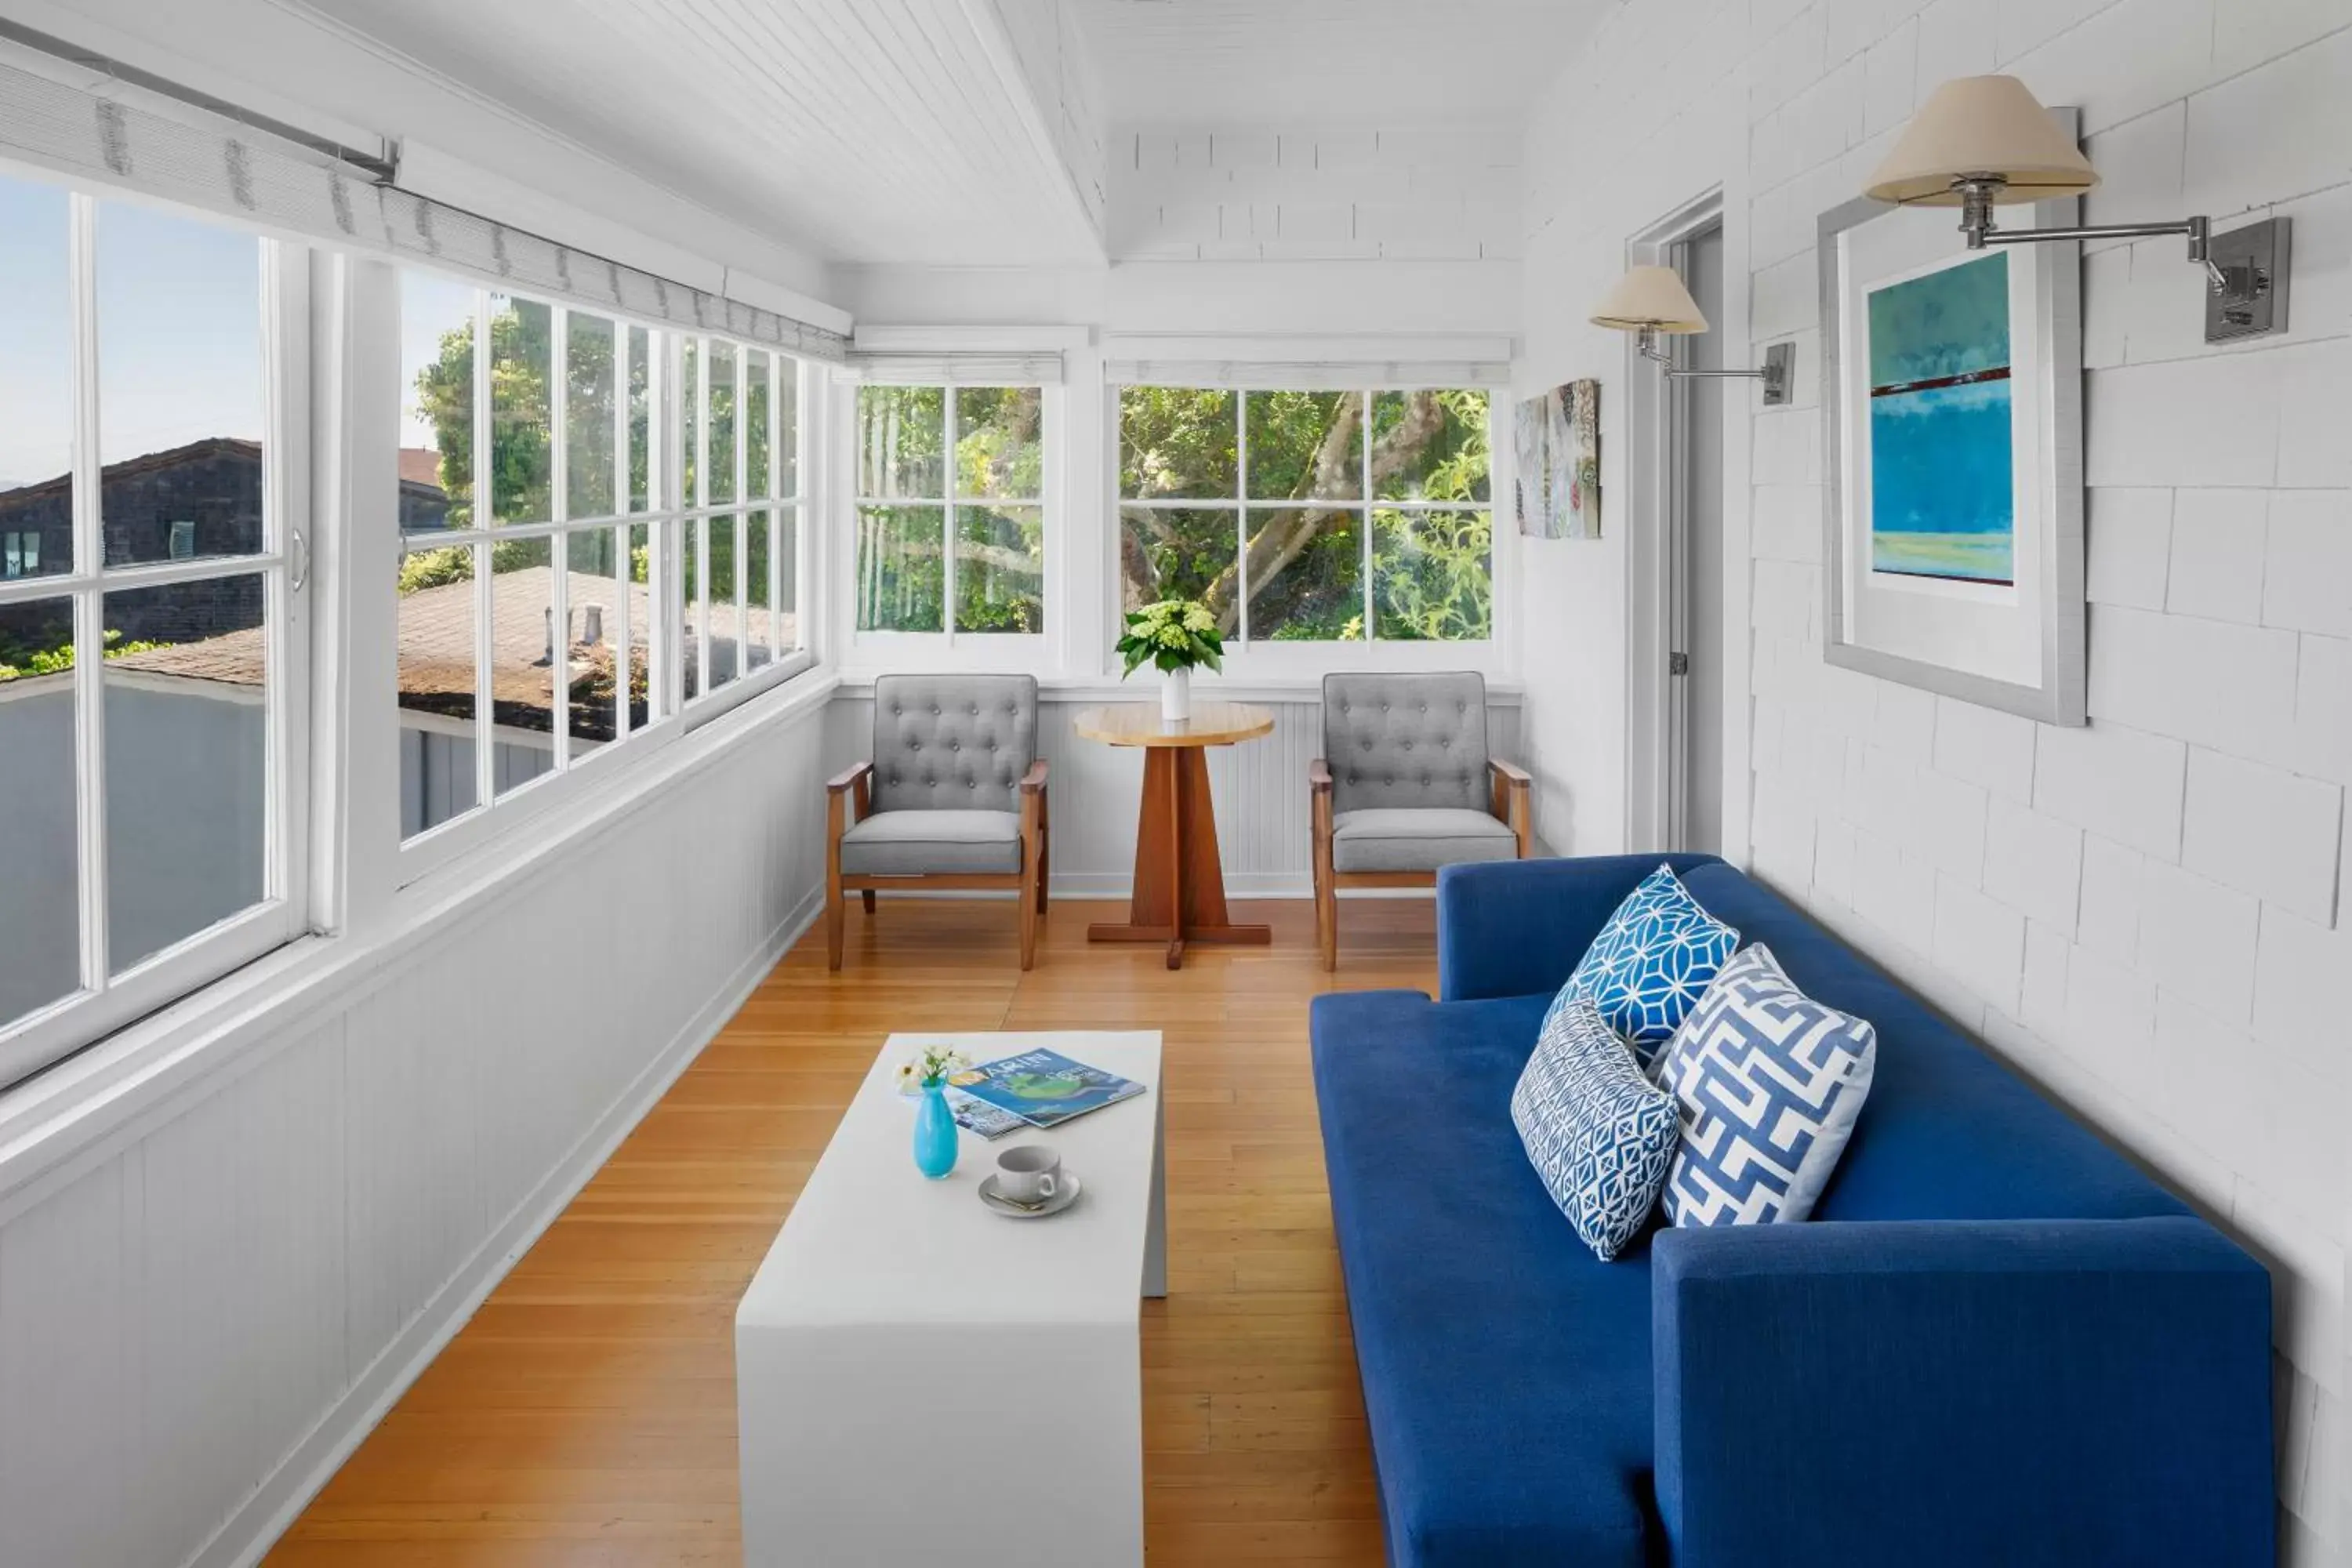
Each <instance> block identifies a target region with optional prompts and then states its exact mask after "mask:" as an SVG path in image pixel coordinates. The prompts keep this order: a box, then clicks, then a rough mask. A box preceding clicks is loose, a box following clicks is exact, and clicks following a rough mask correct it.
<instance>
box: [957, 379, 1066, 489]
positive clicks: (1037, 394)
mask: <svg viewBox="0 0 2352 1568" xmlns="http://www.w3.org/2000/svg"><path fill="white" fill-rule="evenodd" d="M955 398H956V475H955V480H956V496H957V498H958V499H960V500H961V499H962V498H965V497H970V498H971V499H974V500H1037V499H1038V498H1039V497H1040V496H1042V495H1044V494H1045V389H1044V388H1042V387H1035V386H967V387H961V388H958V389H957V392H956V395H955Z"/></svg>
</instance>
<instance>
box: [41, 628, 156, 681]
mask: <svg viewBox="0 0 2352 1568" xmlns="http://www.w3.org/2000/svg"><path fill="white" fill-rule="evenodd" d="M171 646H172V645H171V644H170V643H165V642H141V641H131V642H125V641H124V640H123V637H122V634H121V632H120V631H110V632H108V633H107V634H106V657H107V658H130V657H131V655H132V654H134V653H152V652H153V651H154V650H155V649H157V648H159V647H171ZM74 647H75V645H74V643H73V642H72V641H71V640H70V639H68V641H66V642H64V643H61V644H59V645H58V646H57V647H27V646H25V645H23V644H18V643H15V642H10V643H7V644H5V646H0V680H23V679H31V678H33V677H35V676H40V675H63V674H65V673H67V672H68V670H70V669H72V668H73V667H74Z"/></svg>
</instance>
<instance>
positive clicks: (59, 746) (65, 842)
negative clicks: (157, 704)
mask: <svg viewBox="0 0 2352 1568" xmlns="http://www.w3.org/2000/svg"><path fill="white" fill-rule="evenodd" d="M7 203H8V196H7V195H6V194H5V191H0V211H5V209H6V206H7ZM12 239H13V237H11V236H8V235H6V234H5V233H0V258H5V257H6V255H7V252H8V249H9V247H10V245H11V243H12ZM7 265H8V263H7V261H6V260H5V259H0V268H5V267H6V266H7ZM6 308H7V307H6V305H5V303H0V310H6ZM0 439H5V437H4V436H0ZM0 800H5V801H6V802H7V803H8V813H9V819H10V821H11V823H12V824H13V825H14V826H13V829H12V830H11V831H9V832H5V833H0V1025H5V1024H7V1023H8V1022H9V1021H10V1020H12V1019H15V1018H21V1017H23V1016H25V1015H26V1014H27V1013H30V1012H32V1011H34V1010H35V1009H36V1008H39V1007H46V1006H47V1005H49V1004H50V1003H52V1002H54V1001H56V1000H57V999H58V998H59V997H60V996H69V995H71V994H73V993H75V992H76V991H79V989H81V887H80V884H79V881H78V880H77V878H76V867H75V846H76V842H77V840H76V837H75V827H76V824H77V822H78V821H79V810H80V807H79V797H78V795H77V794H76V791H75V787H74V694H73V602H72V601H71V600H70V599H36V600H33V601H31V602H30V603H26V604H16V605H5V606H0Z"/></svg>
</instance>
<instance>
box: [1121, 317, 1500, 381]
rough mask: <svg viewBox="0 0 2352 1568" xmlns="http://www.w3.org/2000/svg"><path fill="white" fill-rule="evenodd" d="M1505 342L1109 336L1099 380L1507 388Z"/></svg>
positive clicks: (1410, 337)
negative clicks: (1101, 376)
mask: <svg viewBox="0 0 2352 1568" xmlns="http://www.w3.org/2000/svg"><path fill="white" fill-rule="evenodd" d="M1511 350H1512V343H1511V340H1510V339H1509V338H1507V337H1501V336H1484V335H1477V334H1462V333H1423V334H1398V335H1393V336H1359V337H1347V336H1311V335H1299V334H1287V333H1286V334H1282V335H1278V336H1274V335H1269V336H1265V337H1255V338H1253V337H1212V336H1206V335H1199V334H1192V333H1175V332H1169V333H1155V332H1127V333H1113V334H1111V335H1109V336H1108V337H1106V338H1105V339H1104V342H1103V373H1104V376H1105V379H1107V380H1108V381H1109V382H1110V383H1111V384H1113V385H1121V386H1234V387H1253V386H1256V387H1279V388H1285V389H1297V390H1304V391H1325V392H1346V391H1350V390H1353V389H1355V388H1358V387H1364V386H1497V387H1499V386H1508V385H1509V384H1510V382H1511Z"/></svg>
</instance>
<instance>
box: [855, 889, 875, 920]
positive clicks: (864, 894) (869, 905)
mask: <svg viewBox="0 0 2352 1568" xmlns="http://www.w3.org/2000/svg"><path fill="white" fill-rule="evenodd" d="M857 896H858V897H859V898H861V899H863V900H866V913H867V914H869V915H870V914H872V913H873V912H874V889H871V888H867V889H864V890H862V891H861V892H859V894H858V895H857Z"/></svg>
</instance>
